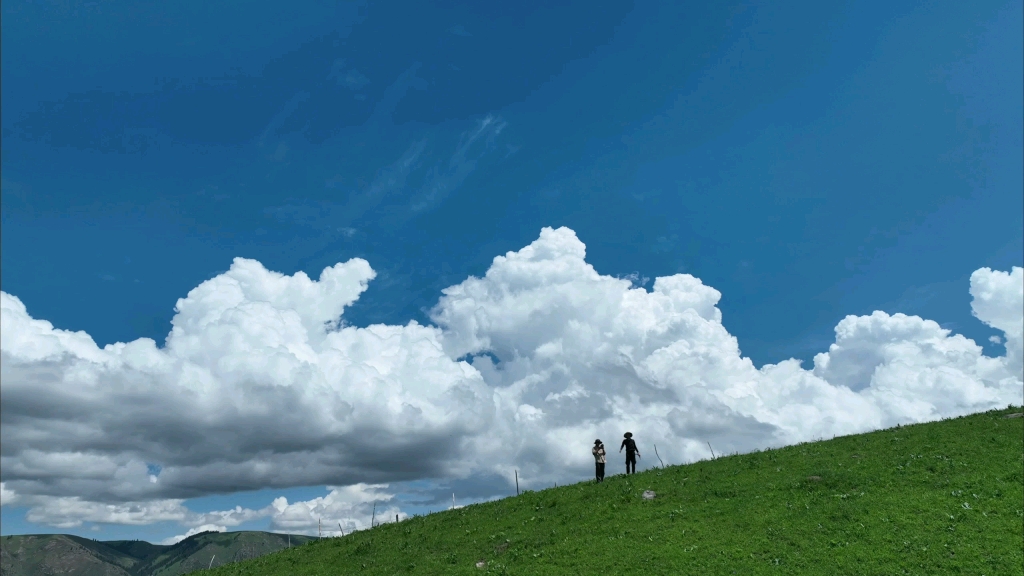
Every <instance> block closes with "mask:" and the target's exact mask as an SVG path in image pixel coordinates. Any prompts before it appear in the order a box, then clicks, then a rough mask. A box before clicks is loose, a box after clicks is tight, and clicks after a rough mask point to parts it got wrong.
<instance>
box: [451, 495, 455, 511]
mask: <svg viewBox="0 0 1024 576" xmlns="http://www.w3.org/2000/svg"><path fill="white" fill-rule="evenodd" d="M452 510H455V492H452Z"/></svg>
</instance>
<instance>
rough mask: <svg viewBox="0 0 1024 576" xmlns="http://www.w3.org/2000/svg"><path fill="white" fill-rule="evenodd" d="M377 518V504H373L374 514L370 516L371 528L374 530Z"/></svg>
mask: <svg viewBox="0 0 1024 576" xmlns="http://www.w3.org/2000/svg"><path fill="white" fill-rule="evenodd" d="M375 518H377V503H376V502H374V503H373V513H372V514H370V528H373V521H374V519H375Z"/></svg>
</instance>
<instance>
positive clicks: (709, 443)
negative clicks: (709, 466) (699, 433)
mask: <svg viewBox="0 0 1024 576" xmlns="http://www.w3.org/2000/svg"><path fill="white" fill-rule="evenodd" d="M708 449H709V450H711V459H712V460H715V459H716V456H715V449H714V448H712V447H711V442H708Z"/></svg>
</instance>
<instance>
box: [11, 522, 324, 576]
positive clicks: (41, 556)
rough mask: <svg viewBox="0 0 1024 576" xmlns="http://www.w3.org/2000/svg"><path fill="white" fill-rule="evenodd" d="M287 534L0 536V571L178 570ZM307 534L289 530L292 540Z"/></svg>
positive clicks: (148, 573) (260, 549)
mask: <svg viewBox="0 0 1024 576" xmlns="http://www.w3.org/2000/svg"><path fill="white" fill-rule="evenodd" d="M288 538H289V537H288V535H286V534H270V533H267V532H224V533H220V532H204V533H202V534H196V535H195V536H191V537H189V538H186V539H184V540H182V541H181V542H179V543H177V544H174V545H170V546H161V545H158V544H150V543H149V542H143V541H139V540H115V541H110V542H100V541H96V540H90V539H88V538H81V537H79V536H70V535H65V534H47V535H32V536H4V537H2V538H0V575H2V576H36V575H39V574H65V575H68V576H178V575H179V574H186V573H188V572H192V571H195V570H198V569H200V568H206V567H207V566H209V565H210V561H211V560H213V564H214V565H215V566H217V565H221V564H226V563H229V562H237V561H240V560H246V559H251V558H256V557H259V556H262V555H264V554H269V553H271V552H277V551H279V550H283V549H285V548H287V547H288ZM311 539H312V538H310V537H308V536H291V544H292V545H293V546H295V545H300V544H304V543H306V542H309V541H310V540H311Z"/></svg>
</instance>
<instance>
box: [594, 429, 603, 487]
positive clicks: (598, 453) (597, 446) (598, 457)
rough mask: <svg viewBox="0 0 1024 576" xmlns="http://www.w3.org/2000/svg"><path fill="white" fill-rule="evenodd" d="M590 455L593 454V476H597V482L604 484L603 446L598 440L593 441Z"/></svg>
mask: <svg viewBox="0 0 1024 576" xmlns="http://www.w3.org/2000/svg"><path fill="white" fill-rule="evenodd" d="M591 453H593V454H594V467H595V470H594V475H595V476H597V481H598V482H604V463H605V459H604V444H602V443H601V440H600V439H597V440H594V449H593V450H591Z"/></svg>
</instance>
